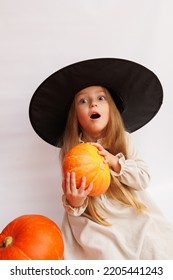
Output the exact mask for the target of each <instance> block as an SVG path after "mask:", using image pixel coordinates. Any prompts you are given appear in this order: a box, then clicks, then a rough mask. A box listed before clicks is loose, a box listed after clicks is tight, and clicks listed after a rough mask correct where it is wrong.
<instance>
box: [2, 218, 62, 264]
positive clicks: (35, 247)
mask: <svg viewBox="0 0 173 280" xmlns="http://www.w3.org/2000/svg"><path fill="white" fill-rule="evenodd" d="M63 252H64V243H63V239H62V234H61V231H60V229H59V227H58V226H57V225H56V223H54V222H53V221H52V220H50V219H49V218H47V217H45V216H42V215H36V214H33V215H23V216H20V217H18V218H16V219H14V220H13V221H12V222H10V223H9V224H8V225H7V226H6V227H5V228H4V229H3V231H2V233H1V234H0V260H60V259H62V256H63Z"/></svg>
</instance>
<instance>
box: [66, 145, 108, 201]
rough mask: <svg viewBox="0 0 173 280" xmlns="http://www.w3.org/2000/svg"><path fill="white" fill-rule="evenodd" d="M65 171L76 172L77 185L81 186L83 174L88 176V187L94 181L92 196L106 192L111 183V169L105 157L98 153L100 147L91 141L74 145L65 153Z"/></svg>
mask: <svg viewBox="0 0 173 280" xmlns="http://www.w3.org/2000/svg"><path fill="white" fill-rule="evenodd" d="M62 167H63V173H64V175H65V174H66V173H67V172H70V173H71V172H75V174H76V186H77V188H79V187H80V184H81V178H82V176H86V187H87V186H88V185H89V183H91V182H93V188H92V190H91V192H90V194H89V195H90V196H98V195H101V194H102V193H104V192H106V190H107V189H108V188H109V185H110V169H109V166H108V164H105V163H104V157H103V156H101V155H99V154H98V149H97V148H96V147H95V146H92V145H91V144H89V143H83V144H78V145H76V146H74V147H73V148H72V149H70V151H69V152H68V153H67V154H66V155H65V157H64V160H63V166H62Z"/></svg>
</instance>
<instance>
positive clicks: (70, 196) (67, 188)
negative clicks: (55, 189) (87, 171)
mask: <svg viewBox="0 0 173 280" xmlns="http://www.w3.org/2000/svg"><path fill="white" fill-rule="evenodd" d="M92 186H93V183H90V184H89V186H88V187H87V188H86V177H85V176H83V177H82V180H81V185H80V187H79V188H78V189H77V187H76V176H75V172H72V173H69V172H67V174H66V176H65V178H64V180H63V182H62V188H63V191H64V194H65V196H66V199H67V201H68V203H69V204H70V205H71V206H72V207H80V206H82V205H83V204H84V201H85V199H86V198H87V196H88V194H89V193H90V191H91V189H92Z"/></svg>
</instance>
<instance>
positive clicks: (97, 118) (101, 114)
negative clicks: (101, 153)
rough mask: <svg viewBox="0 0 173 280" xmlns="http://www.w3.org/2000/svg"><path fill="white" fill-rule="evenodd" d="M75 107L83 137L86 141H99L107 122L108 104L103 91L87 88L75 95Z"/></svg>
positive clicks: (97, 88) (94, 87) (100, 88)
mask: <svg viewBox="0 0 173 280" xmlns="http://www.w3.org/2000/svg"><path fill="white" fill-rule="evenodd" d="M75 107H76V113H77V118H78V121H79V123H80V126H81V128H82V132H83V136H84V137H86V138H87V139H88V140H91V139H92V140H96V139H99V138H100V137H101V135H102V132H103V131H104V129H105V128H106V126H107V124H108V121H109V104H108V101H107V98H106V93H105V89H104V88H103V87H101V86H91V87H87V88H85V89H83V90H81V91H80V92H78V93H77V94H76V97H75Z"/></svg>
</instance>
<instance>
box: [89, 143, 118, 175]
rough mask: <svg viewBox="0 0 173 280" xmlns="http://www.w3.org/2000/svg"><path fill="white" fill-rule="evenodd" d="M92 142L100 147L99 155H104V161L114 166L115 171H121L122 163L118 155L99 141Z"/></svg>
mask: <svg viewBox="0 0 173 280" xmlns="http://www.w3.org/2000/svg"><path fill="white" fill-rule="evenodd" d="M90 144H91V145H92V146H95V147H96V148H97V149H98V153H99V155H101V156H103V157H104V163H107V164H108V165H109V166H110V167H112V168H113V170H114V171H115V172H117V173H119V172H120V170H121V165H120V164H119V158H118V157H117V156H114V155H113V154H111V153H109V152H108V151H107V150H105V149H104V148H103V147H102V145H101V144H99V143H95V142H91V143H90Z"/></svg>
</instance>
